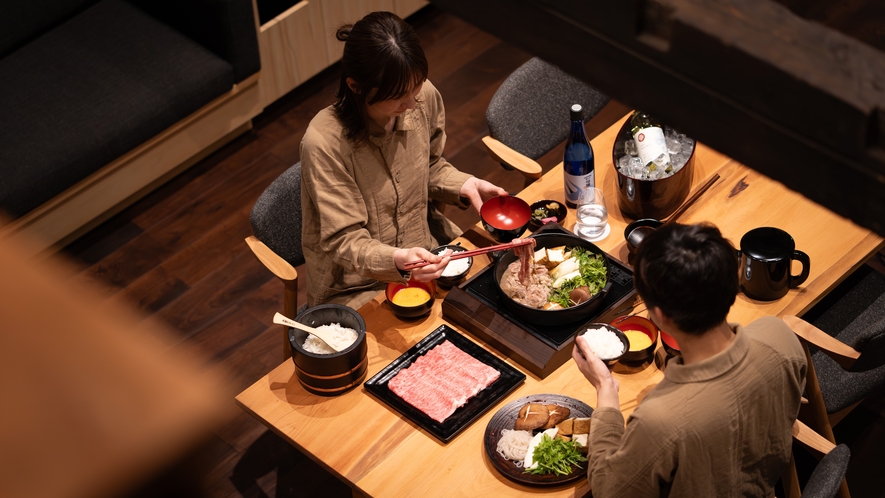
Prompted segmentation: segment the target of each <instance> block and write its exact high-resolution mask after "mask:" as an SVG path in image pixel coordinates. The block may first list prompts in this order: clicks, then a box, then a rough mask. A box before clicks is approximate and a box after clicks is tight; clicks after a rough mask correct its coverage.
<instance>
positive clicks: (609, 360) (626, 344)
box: [578, 323, 630, 366]
mask: <svg viewBox="0 0 885 498" xmlns="http://www.w3.org/2000/svg"><path fill="white" fill-rule="evenodd" d="M600 328H603V329H605V330H607V331H609V332H611V333H612V334H614V335H615V336H616V337H617V338H618V340H620V341H621V352H620V353H619V354H617V355H615V356H611V355H606V356H607V357H603V356H601V355H599V354H597V355H596V356H598V357H599V359H600V360H602V361H603V362H604V363H605V364H606V365H609V366H610V365H614V364H615V363H616V362H617V361H618V360H620V359H621V358H623V356H624V354H625V353H626V352H627V350H629V349H630V341H629V340H628V339H627V336H626V335H625V334H624V333H623V332H621V331H620V330H619V329H618V328H617V327H615V326H612V325H609V324H607V323H588V324H587V325H586V328H582V330H581V331H580V332H578V335H581V336H583V335H584V334H586V333H587V331H588V330H589V329H600ZM584 338H585V339H588V337H584ZM590 342H591V349H592V346H593V344H592V343H593V341H592V340H590ZM578 351H579V352H581V355H583V354H584V353H583V351H581V349H580V348H578ZM594 353H595V351H594Z"/></svg>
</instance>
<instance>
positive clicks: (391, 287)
mask: <svg viewBox="0 0 885 498" xmlns="http://www.w3.org/2000/svg"><path fill="white" fill-rule="evenodd" d="M410 288H418V289H423V290H424V291H425V292H426V293H427V294H429V295H430V298H429V299H426V300H424V301H421V302H417V303H415V304H413V305H405V306H404V305H401V304H397V303H395V302H394V296H396V295H397V294H398V293H399V292H402V291H408V289H410ZM384 295H385V297H386V298H387V304H388V305H389V306H390V309H392V310H393V313H394V314H395V315H396V316H398V317H400V318H407V319H408V318H419V317H422V316H424V315H426V314H428V313H430V310H431V309H432V308H433V302H434V300H435V299H436V284H435V283H434V282H433V281H430V282H419V281H417V280H409V281H408V282H390V283H388V284H387V289H386V290H385V293H384Z"/></svg>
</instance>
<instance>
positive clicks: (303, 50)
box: [258, 0, 334, 107]
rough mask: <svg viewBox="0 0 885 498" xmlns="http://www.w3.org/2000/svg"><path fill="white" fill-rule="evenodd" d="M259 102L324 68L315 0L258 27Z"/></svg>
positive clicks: (319, 16) (325, 61)
mask: <svg viewBox="0 0 885 498" xmlns="http://www.w3.org/2000/svg"><path fill="white" fill-rule="evenodd" d="M258 44H259V47H260V50H261V80H260V82H259V93H260V95H261V97H260V98H261V103H262V106H264V107H266V106H267V105H268V104H270V103H272V102H273V101H275V100H277V99H278V98H280V97H281V96H283V95H285V94H286V93H288V92H289V91H291V90H292V89H294V88H295V87H296V86H298V85H300V84H301V83H303V82H304V81H306V80H308V79H309V78H310V77H312V76H314V75H315V74H317V73H318V72H320V71H322V70H323V69H325V68H326V67H327V66H329V64H331V63H332V62H334V61H330V60H329V59H328V58H327V56H326V53H327V51H326V30H325V29H324V23H323V9H322V6H321V5H320V4H319V2H318V1H317V0H304V1H301V2H298V3H297V4H295V5H293V6H292V7H291V8H290V9H288V10H287V11H285V12H283V13H282V14H280V15H279V16H277V17H275V18H274V19H273V20H272V21H269V22H267V23H266V24H264V25H263V26H261V28H260V32H259V36H258Z"/></svg>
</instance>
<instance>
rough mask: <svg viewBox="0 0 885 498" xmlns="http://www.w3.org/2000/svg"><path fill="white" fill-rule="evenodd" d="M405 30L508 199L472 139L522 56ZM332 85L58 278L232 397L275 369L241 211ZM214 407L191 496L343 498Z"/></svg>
mask: <svg viewBox="0 0 885 498" xmlns="http://www.w3.org/2000/svg"><path fill="white" fill-rule="evenodd" d="M409 21H410V22H411V23H412V24H413V25H414V26H415V27H416V29H417V31H418V34H419V36H420V37H421V40H422V44H423V46H424V49H425V51H426V53H427V57H428V60H429V63H430V79H431V80H432V81H433V82H434V84H435V85H436V86H437V87H438V88H439V90H440V92H441V93H442V95H443V98H444V99H445V104H446V111H447V112H446V117H447V131H448V142H447V144H446V151H445V152H446V154H445V155H446V158H447V159H449V160H450V161H451V162H452V163H453V164H455V165H456V166H458V167H459V168H461V169H462V170H464V171H467V172H471V173H473V174H475V175H477V176H479V177H482V178H486V179H488V180H490V181H492V182H494V183H497V184H498V185H501V186H502V187H504V188H506V189H508V190H510V191H518V190H520V189H521V188H522V179H521V177H518V176H517V175H515V174H513V173H507V172H505V171H504V170H503V169H502V168H500V166H499V165H498V164H497V163H495V162H494V161H492V160H491V159H490V158H489V157H488V156H487V154H486V153H485V151H484V150H483V148H482V147H481V143H480V141H479V140H480V139H481V137H482V136H484V135H485V134H486V133H487V128H486V124H485V110H486V107H487V105H488V102H489V100H490V99H491V97H492V95H493V94H494V92H495V90H496V89H497V88H498V86H499V85H500V83H501V82H502V81H503V80H504V78H505V77H506V76H507V75H508V74H510V72H512V71H513V70H514V69H516V68H517V67H518V66H519V65H520V64H522V63H523V62H524V61H526V60H528V58H529V57H530V55H529V54H527V53H525V52H523V51H521V50H518V49H515V48H513V47H511V46H509V45H506V44H504V43H502V42H500V41H499V40H497V39H496V38H494V37H492V36H490V35H488V34H486V33H484V32H482V31H479V30H477V29H475V28H473V27H472V26H470V25H468V24H466V23H464V22H462V21H459V20H458V19H456V18H453V17H451V16H449V15H446V14H443V13H440V12H439V11H436V10H433V9H432V8H426V9H424V10H422V11H420V12H419V13H417V14H416V15H414V16H412V18H410V19H409ZM337 83H338V74H337V69H336V68H335V67H333V68H331V69H330V70H327V71H325V72H323V73H321V74H320V75H318V76H317V77H315V78H314V79H312V80H311V81H309V82H307V83H305V84H303V85H302V86H300V87H299V88H297V89H296V90H295V91H293V92H292V93H291V94H289V95H287V96H286V97H284V98H283V99H281V100H280V101H278V102H277V103H275V104H274V105H273V106H272V107H270V108H268V109H266V110H265V112H264V113H263V114H261V115H260V116H259V117H257V118H256V119H255V120H254V129H253V131H251V132H249V133H247V134H246V135H244V136H242V137H240V138H238V139H236V140H235V141H234V142H232V143H231V144H229V145H227V146H225V147H224V148H223V149H221V150H220V151H219V152H217V153H215V154H213V155H212V156H210V157H209V158H207V159H205V160H204V161H202V162H200V163H199V164H197V165H196V166H194V167H193V168H191V169H190V170H188V171H187V172H185V173H184V174H182V175H181V176H179V177H177V178H175V179H174V180H172V181H171V182H169V183H168V184H166V185H165V186H163V187H161V188H160V189H159V190H157V191H155V192H154V193H152V194H150V195H149V196H147V197H146V198H144V199H143V200H141V201H139V202H138V203H136V204H135V205H133V206H132V207H130V208H129V209H127V210H125V211H124V212H123V213H121V214H120V215H118V216H116V217H114V218H113V219H111V220H110V221H108V222H107V223H105V224H103V225H102V226H100V227H98V228H97V229H95V230H94V231H92V232H90V233H89V234H87V235H86V236H84V237H82V238H81V239H80V240H78V241H76V242H75V243H73V244H71V245H70V246H69V247H67V248H66V249H65V254H66V255H68V256H69V257H71V258H72V259H74V260H75V261H76V262H77V263H79V268H80V271H78V272H76V273H75V274H73V275H70V276H69V280H70V281H71V282H77V281H91V282H97V283H99V284H100V285H102V286H104V288H105V289H106V291H105V296H106V298H107V299H109V300H115V301H120V302H126V303H130V304H131V305H134V306H136V307H138V308H140V309H141V310H142V311H143V312H144V313H145V315H146V316H149V317H150V318H151V319H157V320H160V321H162V322H165V323H166V324H168V325H169V327H170V328H171V329H172V330H173V331H175V333H176V334H177V335H178V338H179V340H180V345H182V347H184V346H187V347H191V348H194V349H195V350H196V351H197V352H198V353H200V354H202V355H205V356H206V357H208V358H211V359H212V361H213V362H215V363H217V364H219V365H221V366H222V367H224V368H225V369H226V370H227V371H229V372H230V374H231V376H232V382H233V384H234V385H232V386H231V387H232V391H235V392H239V391H241V390H242V389H244V388H246V387H247V386H249V385H251V384H252V383H254V382H255V381H257V380H258V379H259V378H261V377H262V376H263V375H265V374H266V373H268V372H269V371H270V370H271V369H273V368H274V367H276V366H277V365H278V364H279V363H280V362H281V360H282V357H281V355H282V351H281V346H280V343H279V342H280V341H279V334H280V329H279V327H278V326H274V325H272V324H271V317H272V316H273V313H274V312H275V311H278V310H281V309H282V284H281V283H280V282H279V281H277V280H275V279H274V278H273V277H272V276H271V274H270V273H269V272H268V271H266V270H265V269H264V268H263V267H262V266H261V265H260V264H259V263H258V262H257V261H256V260H255V258H254V257H253V256H252V255H251V253H250V252H249V251H248V249H247V247H246V244H245V243H244V242H243V239H244V238H245V237H246V236H248V235H250V234H251V228H250V226H249V222H248V215H249V210H250V209H251V207H252V205H253V203H254V202H255V200H256V199H257V198H258V196H259V194H260V193H261V192H262V191H263V189H264V188H265V187H266V186H267V185H268V184H269V183H270V182H271V181H272V180H273V179H274V178H276V177H277V176H278V175H279V174H280V173H282V172H283V171H284V170H285V169H286V168H288V167H289V166H291V165H292V164H294V163H295V162H297V161H298V159H299V156H298V148H299V147H298V146H299V143H300V141H301V137H302V136H303V134H304V131H305V129H306V127H307V124H308V122H309V120H310V119H311V118H312V117H313V116H314V115H315V114H316V113H317V112H318V111H319V110H320V109H322V108H323V107H325V106H326V105H328V104H329V103H331V101H332V100H333V96H334V92H335V89H336V87H337ZM626 111H627V108H626V107H624V106H623V105H621V104H618V103H613V104H612V105H610V107H609V108H606V109H605V110H604V111H603V112H602V113H601V114H600V115H599V116H597V118H596V119H594V121H592V122H591V123H589V124H588V133H589V134H590V135H591V136H594V135H596V134H597V133H598V132H599V131H601V130H603V129H605V128H606V127H607V126H608V124H610V123H611V122H613V120H615V119H616V118H618V117H620V116H621V115H623V114H624V113H625V112H626ZM560 154H561V151H560V150H559V149H557V150H555V151H554V152H552V153H551V154H549V155H548V156H545V157H544V158H542V159H541V160H540V162H541V163H542V166H544V168H545V170H546V169H549V168H550V167H552V166H553V165H554V164H556V163H558V162H559V161H560V160H561V156H560ZM448 214H449V216H450V217H451V218H452V219H454V220H455V221H456V222H457V223H458V224H459V225H460V226H462V227H468V226H471V225H473V224H474V223H475V222H476V221H478V217H477V216H476V215H475V214H474V213H473V212H472V211H459V210H457V209H452V210H450V211H449V212H448ZM300 302H304V297H303V293H302V297H301V298H300ZM226 409H227V410H228V413H229V415H230V417H231V422H230V423H229V424H227V425H226V426H225V427H224V428H222V429H221V430H220V431H217V433H216V434H215V437H214V438H213V439H212V441H210V442H209V444H207V445H206V447H204V448H202V449H201V451H200V452H199V455H198V456H199V458H198V463H199V464H200V465H201V466H200V467H199V468H200V469H201V470H200V473H199V477H198V480H199V482H198V485H199V488H200V491H201V493H202V494H203V495H205V496H211V497H227V496H231V497H239V496H245V497H263V496H277V497H284V496H286V497H288V496H299V497H313V496H323V497H339V496H340V497H345V496H348V497H349V496H350V490H349V488H348V487H347V486H345V485H344V484H342V483H341V482H340V481H338V480H337V479H336V478H335V477H334V476H332V475H331V474H329V473H328V472H326V471H325V470H323V469H322V468H321V467H320V466H319V465H318V464H316V463H314V462H313V461H312V460H310V459H309V458H308V457H306V456H305V455H304V454H302V453H300V452H299V451H297V450H295V449H294V448H292V447H290V446H289V445H288V444H287V443H285V442H284V441H282V440H281V439H280V438H279V437H277V436H276V435H275V434H273V433H272V432H270V431H268V430H267V429H266V428H265V427H264V426H263V425H262V424H260V423H259V422H257V421H256V420H254V419H253V418H252V417H250V416H249V415H246V414H245V413H243V412H242V411H241V410H240V409H239V408H238V407H236V406H235V404H234V402H233V400H231V402H230V405H229V406H227V407H226ZM860 411H861V412H862V413H863V414H864V415H865V416H866V417H867V418H866V419H864V421H863V425H859V426H858V430H857V431H856V432H857V433H858V434H860V436H855V437H862V436H864V435H869V434H870V433H871V432H872V433H876V434H879V435H878V437H877V438H876V439H877V440H878V441H882V436H881V432H882V430H881V427H882V426H883V425H885V424H883V423H882V420H883V418H882V417H881V416H880V415H879V414H880V413H882V412H883V411H881V410H880V411H878V412H877V411H876V410H869V409H867V410H865V411H864V410H860ZM846 422H847V423H850V422H851V421H850V420H848V421H846ZM846 422H843V424H844V423H846ZM849 426H851V425H849ZM851 427H853V426H851ZM347 430H354V429H353V428H348V429H347ZM330 444H334V442H330ZM875 454H879V455H881V453H874V455H875ZM879 482H881V479H880V480H879ZM856 496H865V495H864V494H856ZM867 496H876V495H867Z"/></svg>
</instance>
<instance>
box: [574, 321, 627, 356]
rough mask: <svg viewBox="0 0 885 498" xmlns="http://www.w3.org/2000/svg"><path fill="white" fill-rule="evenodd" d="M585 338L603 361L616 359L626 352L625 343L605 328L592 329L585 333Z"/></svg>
mask: <svg viewBox="0 0 885 498" xmlns="http://www.w3.org/2000/svg"><path fill="white" fill-rule="evenodd" d="M583 337H584V339H585V340H586V341H587V344H589V345H590V350H591V351H593V354H595V355H596V356H598V357H600V358H601V359H603V360H610V359H612V358H616V357H618V356H620V355H621V353H623V352H624V343H622V342H621V340H620V339H618V336H616V335H615V334H614V332H612V331H611V330H608V329H607V328H605V327H591V328H589V329H587V330H586V331H585V332H584V335H583Z"/></svg>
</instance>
